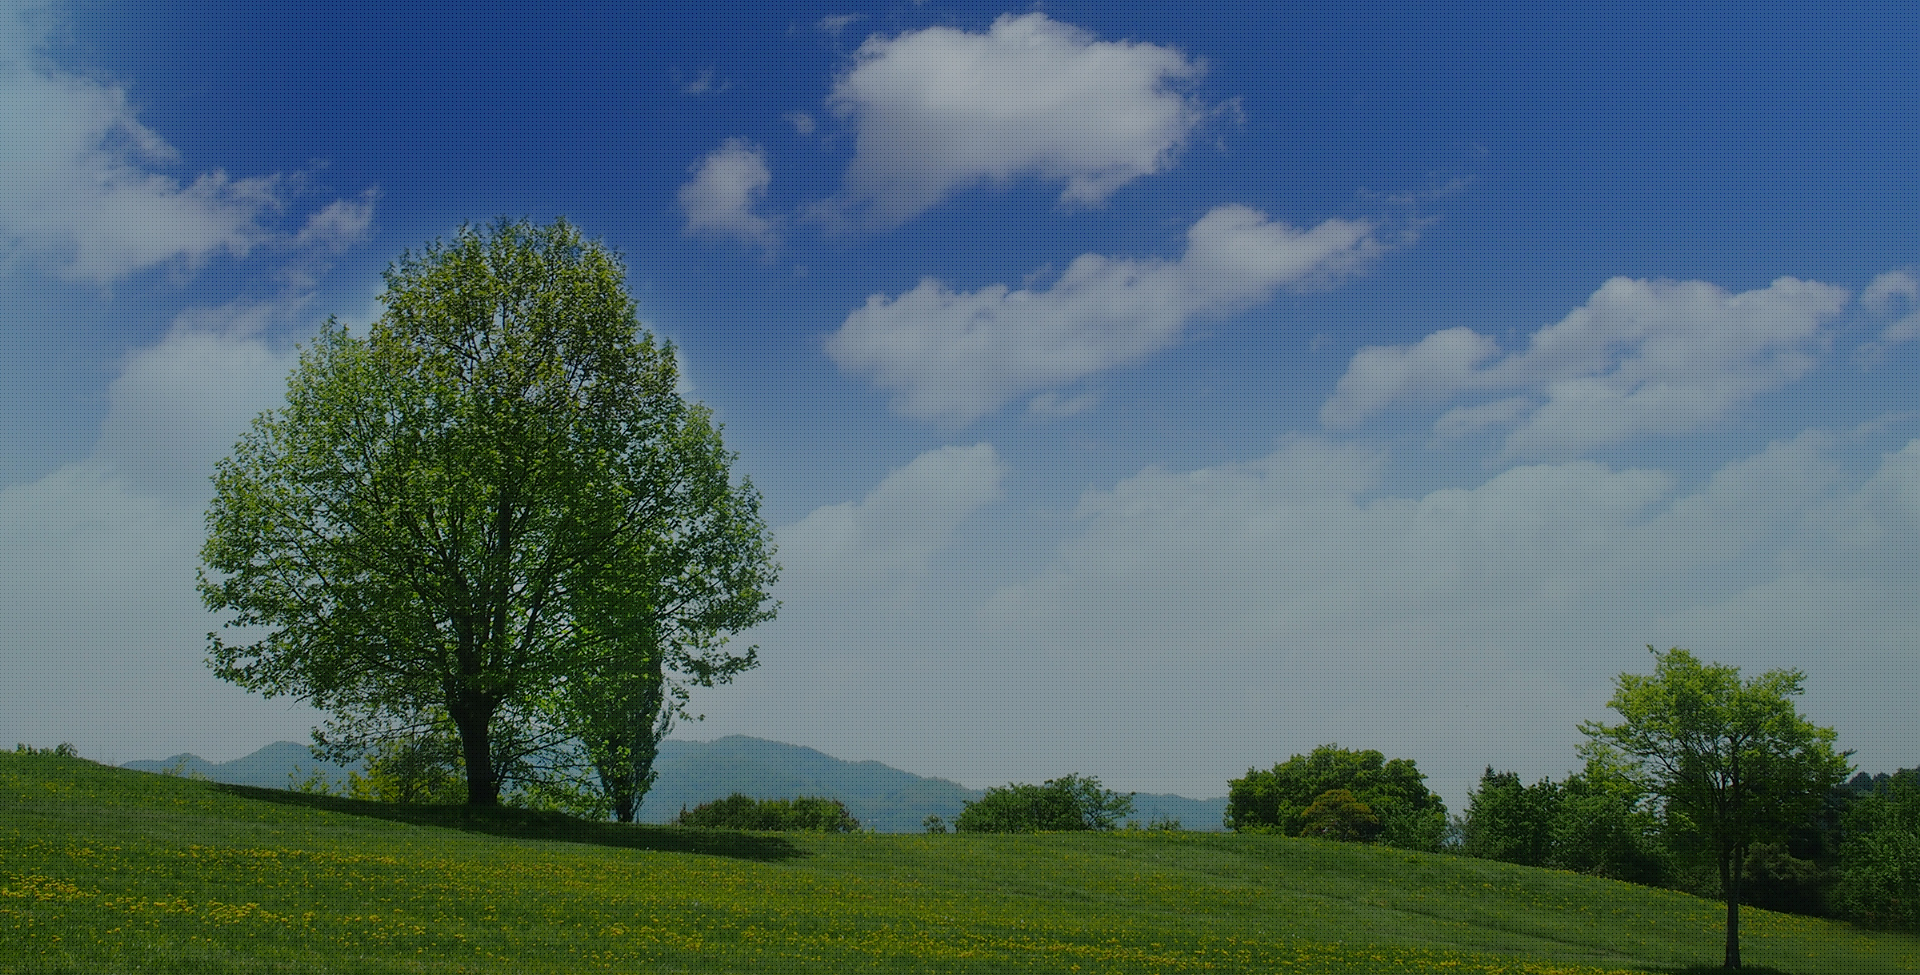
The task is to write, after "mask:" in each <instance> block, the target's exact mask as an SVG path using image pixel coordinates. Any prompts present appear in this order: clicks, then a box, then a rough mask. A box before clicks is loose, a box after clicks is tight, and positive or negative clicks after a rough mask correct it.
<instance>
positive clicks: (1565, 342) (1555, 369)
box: [1320, 278, 1847, 457]
mask: <svg viewBox="0 0 1920 975" xmlns="http://www.w3.org/2000/svg"><path fill="white" fill-rule="evenodd" d="M1846 303H1847V292H1846V291H1845V290H1844V289H1841V288H1837V287H1833V286H1830V285H1824V284H1820V283H1817V282H1809V281H1799V280H1795V279H1793V278H1781V279H1779V280H1778V281H1775V282H1774V283H1773V284H1772V285H1770V286H1768V287H1767V288H1764V289H1760V290H1755V291H1748V292H1744V293H1741V294H1728V293H1727V292H1726V291H1723V290H1721V289H1720V288H1717V287H1715V286H1713V285H1711V284H1707V283H1704V282H1699V281H1686V282H1670V281H1635V280H1629V279H1626V278H1615V279H1613V280H1611V281H1608V282H1607V283H1606V284H1605V285H1603V286H1602V287H1601V288H1600V290H1598V291H1596V292H1594V294H1593V296H1592V297H1591V298H1590V299H1588V301H1587V303H1586V305H1585V306H1583V307H1581V308H1578V309H1575V310H1574V311H1573V312H1572V313H1571V314H1569V315H1568V316H1567V317H1566V318H1564V319H1562V320H1561V321H1559V322H1558V323H1556V324H1553V325H1550V326H1547V327H1546V328H1543V329H1541V330H1540V331H1538V332H1535V333H1534V334H1533V336H1532V338H1531V340H1530V341H1529V343H1528V346H1527V348H1526V349H1524V350H1522V351H1518V352H1513V353H1510V354H1507V355H1505V356H1502V355H1500V346H1499V344H1498V343H1497V342H1495V341H1494V340H1493V339H1492V338H1489V337H1487V336H1484V335H1481V334H1479V333H1476V332H1474V331H1472V330H1470V329H1466V328H1451V329H1447V330H1445V331H1442V332H1436V333H1434V334H1432V335H1429V336H1427V337H1426V338H1425V339H1423V340H1421V341H1420V342H1418V343H1416V344H1414V345H1409V346H1372V347H1368V348H1364V349H1361V350H1360V351H1359V352H1358V353H1356V354H1355V355H1354V357H1353V360H1352V362H1351V364H1350V365H1349V366H1348V369H1347V372H1346V374H1345V375H1344V376H1342V377H1341V379H1340V383H1339V386H1338V387H1337V388H1336V389H1335V391H1334V394H1333V396H1332V397H1330V398H1329V399H1328V400H1327V402H1326V404H1325V405H1324V406H1323V407H1322V409H1321V414H1320V416H1321V420H1322V422H1323V423H1325V424H1326V425H1327V426H1329V427H1335V428H1342V427H1351V426H1353V425H1355V424H1358V423H1360V422H1361V421H1363V420H1365V419H1366V418H1368V417H1370V416H1372V415H1374V414H1376V413H1378V412H1380V411H1382V410H1384V409H1386V408H1388V407H1390V406H1395V405H1399V404H1403V403H1435V402H1438V403H1445V402H1448V401H1451V400H1455V399H1459V398H1463V397H1477V396H1485V395H1489V394H1492V395H1493V396H1494V399H1493V400H1491V401H1488V402H1483V403H1473V404H1468V405H1467V406H1465V407H1463V408H1456V409H1454V410H1452V411H1450V412H1448V413H1447V414H1445V415H1443V416H1442V417H1441V418H1440V420H1439V422H1438V423H1436V425H1435V430H1436V433H1438V434H1440V435H1441V436H1443V437H1445V436H1457V435H1460V434H1462V433H1465V432H1469V431H1471V430H1474V429H1478V428H1484V427H1495V426H1511V427H1512V429H1511V430H1510V431H1509V433H1508V435H1507V438H1506V450H1507V453H1508V455H1509V456H1535V457H1540V456H1546V457H1552V456H1578V455H1580V454H1581V453H1583V452H1585V451H1588V450H1591V449H1594V448H1596V447H1603V446H1607V445H1611V444H1617V443H1623V442H1626V441H1629V440H1632V439H1635V438H1638V437H1643V436H1648V435H1659V434H1675V433H1682V432H1686V431H1689V430H1695V429H1699V428H1700V427H1703V426H1706V425H1708V424H1711V423H1714V422H1716V421H1718V420H1720V419H1722V418H1723V417H1725V416H1727V415H1728V414H1730V413H1732V412H1733V411H1734V410H1735V409H1737V408H1739V407H1740V406H1743V405H1745V404H1746V403H1748V402H1750V401H1751V400H1752V399H1753V398H1754V397H1756V396H1759V395H1760V394H1762V393H1765V392H1768V391H1770V390H1773V389H1777V388H1779V387H1781V386H1784V385H1786V384H1787V383H1790V382H1792V381H1794V380H1796V379H1798V378H1800V377H1801V376H1802V375H1804V374H1805V373H1806V371H1807V370H1808V369H1810V368H1812V366H1813V364H1814V363H1815V362H1816V361H1817V354H1818V352H1819V351H1820V348H1821V345H1822V335H1821V331H1820V329H1821V326H1822V325H1823V324H1825V323H1826V322H1828V321H1830V320H1831V319H1833V318H1834V317H1835V316H1837V315H1838V314H1839V313H1840V312H1841V310H1842V309H1843V308H1845V306H1846ZM1515 393H1518V394H1521V395H1519V396H1515V395H1513V394H1515Z"/></svg>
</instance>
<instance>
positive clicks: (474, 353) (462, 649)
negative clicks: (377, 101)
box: [200, 221, 778, 805]
mask: <svg viewBox="0 0 1920 975" xmlns="http://www.w3.org/2000/svg"><path fill="white" fill-rule="evenodd" d="M624 277H625V269H624V268H623V267H622V266H621V263H620V261H619V258H618V257H617V256H616V255H614V254H613V253H612V252H610V251H609V250H608V249H607V248H605V247H604V246H602V245H600V244H598V243H594V242H589V241H586V240H584V239H582V237H581V235H580V234H579V232H578V231H577V230H575V229H574V228H573V227H571V226H569V225H568V224H567V223H565V222H564V221H561V222H557V223H555V224H552V225H549V226H545V227H534V226H532V225H530V224H528V223H526V222H510V221H501V222H499V223H496V224H494V225H492V226H490V227H488V228H485V229H484V230H483V229H477V228H471V227H463V228H461V230H460V232H459V233H458V234H457V235H456V236H455V238H454V239H453V240H452V241H450V242H440V241H436V242H434V243H433V244H430V245H428V246H427V247H426V249H425V250H424V251H423V252H419V253H415V252H407V253H403V254H402V255H401V257H400V258H399V260H397V261H396V262H394V264H393V265H392V266H390V267H389V268H388V270H387V272H386V290H385V291H384V293H383V294H382V295H381V302H382V304H383V305H384V306H385V310H384V312H383V314H382V315H381V316H380V318H379V319H377V320H376V321H374V322H373V323H371V324H370V325H369V326H368V328H367V329H366V332H365V334H364V335H363V336H362V335H355V334H353V333H351V332H349V331H348V330H347V329H346V328H344V327H341V326H339V325H338V324H337V323H332V322H329V324H328V326H327V327H326V328H325V329H323V330H322V331H321V333H320V334H319V336H318V337H316V339H315V340H314V342H313V344H312V345H311V346H309V347H308V348H306V349H304V350H303V352H302V354H301V356H300V361H299V364H298V365H297V366H296V367H295V368H294V370H293V373H292V375H291V376H290V377H289V380H288V388H287V397H286V406H285V407H284V408H283V409H278V410H273V411H269V412H267V413H264V414H262V415H261V416H259V417H258V418H256V419H255V420H254V422H253V425H252V427H251V429H250V430H249V431H248V432H247V433H246V434H245V435H244V436H242V438H241V439H240V441H239V442H238V443H237V444H236V446H235V448H234V452H233V454H232V455H231V456H230V457H228V458H226V459H224V460H222V461H221V462H220V464H219V466H218V468H217V471H216V473H215V477H214V499H213V502H212V504H211V506H210V507H209V509H208V512H207V540H206V544H205V546H204V547H203V548H202V550H201V559H202V561H203V562H204V563H205V569H204V570H203V572H202V574H201V578H200V592H201V595H202V598H203V600H204V601H205V603H206V605H207V608H208V609H210V610H214V611H223V612H227V613H230V614H231V615H230V616H229V617H228V619H227V620H226V622H225V623H224V624H223V626H225V627H229V628H232V630H231V632H233V633H237V634H241V636H240V637H239V638H238V642H228V641H227V640H224V639H221V638H220V637H219V636H218V635H215V634H210V635H209V640H210V644H211V646H210V649H209V653H208V660H209V663H210V665H211V666H212V667H213V669H214V672H215V674H216V675H218V676H219V677H220V678H222V679H224V680H228V681H231V682H233V683H235V684H238V685H240V686H242V687H245V688H248V689H251V690H256V691H259V692H262V693H264V694H266V695H267V696H269V697H272V696H276V695H280V694H289V695H293V696H295V697H298V698H301V699H304V700H306V701H308V702H309V703H311V704H313V705H315V706H316V707H319V708H321V709H323V710H327V711H330V712H333V713H334V715H335V721H334V722H332V723H330V725H329V728H330V740H331V745H330V747H329V751H330V754H332V756H333V757H335V759H336V760H339V759H341V758H349V759H350V758H353V757H358V755H355V754H350V753H352V752H355V751H358V752H359V753H360V754H364V753H365V751H366V750H367V749H370V748H377V746H379V744H380V743H381V742H383V741H387V740H390V739H392V738H404V737H406V733H405V730H406V729H409V728H414V727H417V726H418V725H419V724H420V723H421V716H422V715H443V716H444V717H445V718H446V719H447V720H449V721H451V723H452V725H453V727H454V729H455V730H456V731H457V733H458V736H459V741H460V747H461V768H462V770H463V774H464V777H465V779H466V801H467V802H468V803H470V804H474V805H494V804H497V803H498V802H499V801H500V798H501V793H502V788H503V785H504V784H507V783H509V782H510V781H511V780H512V779H513V777H514V775H515V774H516V772H522V773H523V772H526V771H528V770H535V771H537V770H538V769H539V768H540V765H539V763H538V762H535V761H533V760H534V759H535V758H536V757H537V756H539V755H540V754H542V753H543V751H544V750H545V749H547V748H549V747H552V746H554V745H556V744H558V743H561V742H564V741H567V740H570V739H574V738H580V739H584V740H585V742H586V743H587V745H588V746H589V747H590V748H592V749H594V750H595V762H596V764H605V763H618V762H622V761H635V760H638V758H639V757H640V756H642V755H644V754H645V749H644V748H624V743H630V742H632V741H634V740H635V734H636V731H635V729H637V728H651V727H652V722H653V721H654V720H655V719H656V717H657V715H656V714H653V713H647V714H645V715H643V716H642V715H638V714H636V713H635V712H634V711H632V710H631V709H627V708H624V707H620V706H615V704H608V703H607V702H606V701H604V700H602V699H599V698H594V699H592V701H593V702H597V703H595V706H593V707H587V706H586V705H587V703H589V702H588V701H587V699H585V698H583V697H582V693H581V692H583V691H590V692H598V691H600V690H605V691H607V692H608V693H609V694H611V695H614V697H615V699H616V704H617V703H618V702H633V701H636V700H637V695H634V694H630V693H629V691H631V690H632V688H633V687H634V686H635V685H636V684H639V685H645V684H646V683H647V681H648V680H650V679H651V678H652V677H653V676H654V675H657V674H660V673H663V672H670V673H673V674H676V675H678V679H679V680H681V681H686V682H691V683H693V684H698V685H702V686H710V685H711V684H713V683H716V682H724V681H726V680H729V679H731V677H732V676H733V675H735V674H737V673H739V672H741V671H743V670H745V669H747V668H750V667H752V666H753V665H754V663H755V662H756V661H755V655H754V651H753V650H752V649H751V648H749V649H748V650H747V651H746V652H744V653H739V654H735V653H729V652H726V651H725V644H726V634H728V633H731V632H736V631H738V630H741V629H744V628H747V627H750V626H753V625H754V624H757V623H760V622H763V621H765V620H766V619H768V618H770V617H771V616H772V614H773V608H772V607H771V605H770V600H769V597H768V595H767V591H768V589H769V587H770V585H771V583H772V581H773V578H774V576H775V574H776V572H777V570H778V566H776V565H775V564H774V563H773V561H772V545H771V541H770V539H769V537H768V536H767V532H766V529H765V525H764V523H763V522H762V521H761V519H760V516H759V513H758V507H759V495H758V494H757V493H756V492H755V491H754V489H753V487H752V485H751V484H748V483H745V482H741V483H737V484H736V483H734V482H733V481H732V480H731V479H730V475H729V466H730V464H731V462H732V460H733V455H732V454H730V453H729V452H728V451H726V450H725V449H724V447H722V445H721V442H720V434H719V428H718V426H717V425H716V424H715V423H714V422H713V420H712V416H711V414H710V413H709V411H707V410H706V409H705V408H704V407H701V406H699V405H698V404H694V403H689V402H687V401H686V400H684V399H683V398H682V397H681V395H680V392H679V389H678V383H677V375H678V373H677V366H676V364H675V361H674V352H673V349H672V347H671V346H670V345H664V344H659V343H656V342H655V341H654V340H653V337H652V336H651V335H648V334H647V333H646V332H645V331H644V330H643V329H642V328H641V327H640V325H639V322H638V320H637V318H636V316H635V305H634V302H633V300H632V298H631V297H630V296H629V295H628V294H627V292H626V287H625V283H624ZM600 705H606V706H600ZM623 748H624V750H623ZM343 752H344V753H349V754H343ZM643 778H644V774H634V773H631V772H627V773H621V774H616V775H614V776H613V779H614V780H615V782H616V786H617V788H624V789H626V790H627V791H629V792H634V793H636V795H637V788H636V787H635V786H634V783H636V782H637V781H639V780H640V779H643ZM620 783H624V785H622V784H620ZM636 801H637V799H636Z"/></svg>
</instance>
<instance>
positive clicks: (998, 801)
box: [953, 775, 1133, 833]
mask: <svg viewBox="0 0 1920 975" xmlns="http://www.w3.org/2000/svg"><path fill="white" fill-rule="evenodd" d="M1132 813H1133V793H1127V794H1126V795H1124V796H1123V795H1120V794H1119V793H1116V792H1113V791H1112V790H1109V789H1106V788H1103V787H1102V786H1101V785H1100V780H1099V779H1098V778H1096V777H1094V776H1091V775H1089V776H1080V775H1065V776H1062V777H1060V778H1057V779H1048V780H1047V781H1046V783H1045V784H1043V785H1028V784H1025V783H1017V782H1016V783H1013V784H1010V785H1006V786H997V787H995V788H992V789H988V790H987V794H986V795H984V796H981V797H980V798H979V799H976V800H974V801H973V802H969V803H967V805H966V807H965V808H963V809H961V810H960V815H958V816H956V817H954V820H953V830H954V832H956V833H1051V832H1070V831H1081V830H1102V831H1105V830H1111V829H1114V828H1116V827H1118V826H1119V825H1120V823H1121V822H1122V821H1123V820H1124V819H1126V817H1127V816H1129V815H1131V814H1132Z"/></svg>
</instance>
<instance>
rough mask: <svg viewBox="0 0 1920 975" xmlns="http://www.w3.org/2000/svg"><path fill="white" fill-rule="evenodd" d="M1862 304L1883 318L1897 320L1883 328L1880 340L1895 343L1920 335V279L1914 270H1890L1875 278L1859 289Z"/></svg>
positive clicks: (1919, 336)
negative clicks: (1912, 271) (1861, 289)
mask: <svg viewBox="0 0 1920 975" xmlns="http://www.w3.org/2000/svg"><path fill="white" fill-rule="evenodd" d="M1860 303H1861V304H1862V305H1865V306H1866V307H1867V310H1868V311H1871V312H1873V313H1874V314H1875V315H1878V316H1880V317H1881V318H1895V319H1897V320H1896V321H1894V322H1892V323H1891V324H1889V325H1887V327H1886V328H1885V329H1884V330H1882V331H1881V333H1880V341H1882V342H1887V343H1894V342H1907V341H1911V340H1913V339H1916V338H1920V279H1916V278H1915V277H1914V276H1913V274H1912V273H1911V272H1908V271H1888V272H1887V273H1885V274H1882V275H1880V276H1878V277H1876V278H1874V279H1873V281H1872V282H1871V283H1869V284H1868V285H1867V287H1866V289H1865V290H1863V291H1861V292H1860ZM1902 312H1905V314H1904V315H1902V314H1901V313H1902Z"/></svg>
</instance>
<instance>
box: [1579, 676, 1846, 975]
mask: <svg viewBox="0 0 1920 975" xmlns="http://www.w3.org/2000/svg"><path fill="white" fill-rule="evenodd" d="M1647 649H1648V651H1649V652H1652V653H1653V654H1654V673H1653V674H1652V675H1640V674H1621V675H1620V676H1619V678H1618V679H1617V681H1616V682H1615V691H1614V695H1613V699H1612V700H1611V701H1609V702H1608V705H1607V706H1608V707H1609V708H1611V709H1612V710H1614V711H1615V712H1616V713H1618V714H1619V715H1620V716H1621V718H1622V719H1624V720H1622V721H1621V722H1620V723H1619V724H1615V725H1607V724H1601V723H1598V722H1592V721H1588V722H1582V723H1581V725H1580V731H1581V732H1582V733H1583V734H1585V735H1586V736H1587V737H1588V742H1587V744H1586V745H1585V746H1583V748H1584V749H1585V751H1586V753H1587V754H1588V755H1589V756H1592V757H1601V758H1605V759H1608V760H1615V759H1617V760H1618V762H1619V765H1620V767H1621V768H1622V769H1623V770H1624V771H1625V773H1626V774H1627V775H1629V776H1630V777H1632V778H1633V779H1635V780H1636V781H1637V782H1638V783H1639V784H1641V785H1642V786H1643V787H1644V788H1645V789H1646V790H1647V792H1648V793H1650V794H1652V795H1654V796H1657V797H1658V798H1659V800H1660V802H1661V804H1662V812H1663V815H1664V819H1665V824H1666V826H1667V828H1668V829H1669V831H1671V832H1673V833H1675V834H1678V835H1680V836H1685V837H1691V838H1693V839H1695V840H1697V841H1699V842H1700V843H1702V844H1703V845H1704V846H1705V847H1706V848H1707V849H1708V850H1709V851H1710V852H1711V854H1712V855H1713V856H1714V858H1715V860H1716V862H1717V865H1718V868H1719V873H1720V890H1721V897H1722V898H1723V899H1724V900H1725V901H1726V905H1727V923H1726V952H1725V956H1724V959H1723V961H1722V965H1723V966H1724V967H1726V968H1739V967H1740V897H1741V880H1742V873H1743V870H1744V864H1745V860H1746V856H1747V853H1748V851H1749V850H1750V849H1751V847H1752V846H1753V845H1754V844H1755V843H1758V842H1763V841H1766V840H1769V839H1772V838H1775V837H1778V836H1780V835H1781V834H1783V833H1784V832H1785V831H1786V830H1787V829H1788V828H1790V827H1792V826H1794V825H1797V824H1800V823H1802V822H1804V821H1806V820H1807V819H1809V818H1810V817H1811V816H1812V815H1813V813H1814V811H1815V810H1817V809H1818V808H1819V805H1820V803H1821V801H1822V799H1823V797H1824V796H1825V795H1826V794H1827V793H1828V792H1829V791H1830V790H1832V789H1833V788H1834V787H1835V786H1837V785H1839V784H1840V783H1841V782H1842V781H1844V780H1845V779H1846V776H1847V773H1848V772H1850V771H1852V769H1851V768H1850V767H1849V765H1848V763H1847V759H1846V754H1845V753H1841V752H1836V751H1835V750H1834V748H1833V741H1834V738H1835V735H1834V732H1833V729H1831V728H1822V727H1819V726H1816V725H1814V724H1813V723H1811V722H1809V721H1807V720H1806V719H1805V718H1803V717H1801V716H1800V714H1799V713H1798V712H1797V711H1796V710H1795V709H1794V706H1793V702H1792V701H1791V700H1790V699H1791V698H1793V697H1797V696H1799V695H1800V693H1801V686H1802V684H1803V683H1804V681H1805V676H1804V675H1803V674H1801V672H1799V671H1797V670H1770V671H1768V672H1766V673H1765V674H1763V675H1761V676H1760V677H1759V678H1757V679H1755V680H1753V681H1750V682H1747V683H1744V684H1743V683H1741V681H1740V671H1739V668H1737V667H1731V666H1726V665H1722V664H1711V665H1709V664H1702V663H1701V662H1700V661H1699V660H1697V659H1695V658H1694V656H1693V655H1692V654H1690V653H1688V652H1687V651H1685V650H1681V649H1679V648H1674V649H1672V650H1668V651H1666V652H1664V653H1663V652H1660V651H1657V650H1654V649H1653V648H1652V647H1648V648H1647Z"/></svg>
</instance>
